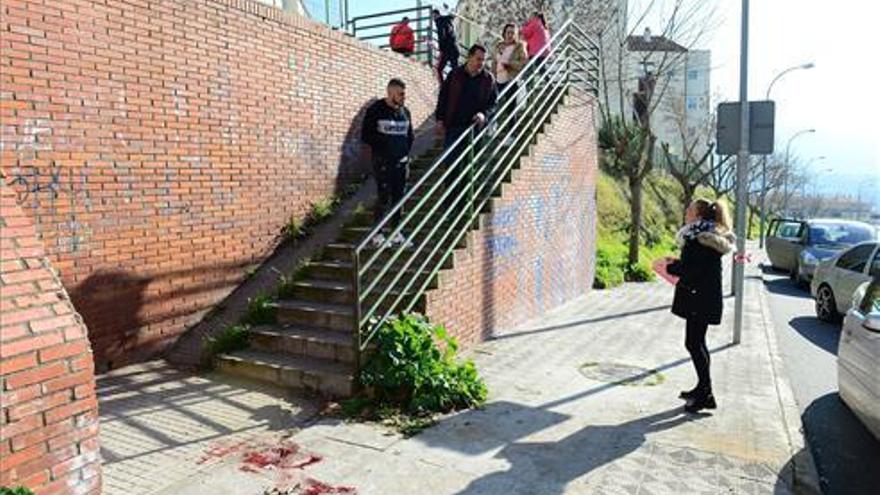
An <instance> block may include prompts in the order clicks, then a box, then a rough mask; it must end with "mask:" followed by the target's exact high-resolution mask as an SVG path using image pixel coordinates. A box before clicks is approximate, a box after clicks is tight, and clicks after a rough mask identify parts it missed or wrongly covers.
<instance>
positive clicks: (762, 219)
mask: <svg viewBox="0 0 880 495" xmlns="http://www.w3.org/2000/svg"><path fill="white" fill-rule="evenodd" d="M813 67H815V65H814V64H813V62H808V63H806V64H800V65H795V66H794V67H789V68H788V69H785V70H784V71H782V72H780V73H779V74H777V75H776V77H774V78H773V80H772V81H770V85H769V86H767V95H766V97H765V98H764V99H765V100H770V91H772V90H773V85H774V84H776V81H778V80H779V79H780V78H781V77H782V76H784V75H786V74H788V73H789V72H792V71H796V70H806V69H812V68H813ZM786 165H788V159H787V157H786ZM766 198H767V155H764V156H763V157H762V158H761V199H760V203H761V204H760V222H761V223H760V227H759V229H758V247H760V248H761V249H763V248H764V222H765V221H766V209H765V207H764V205H765V201H766Z"/></svg>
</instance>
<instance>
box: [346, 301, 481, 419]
mask: <svg viewBox="0 0 880 495" xmlns="http://www.w3.org/2000/svg"><path fill="white" fill-rule="evenodd" d="M374 338H375V342H376V349H375V350H374V351H373V352H372V353H371V354H370V355H369V357H368V358H367V361H366V363H365V365H364V367H363V370H362V371H361V383H363V384H364V385H365V386H366V387H368V388H370V389H371V390H372V392H373V395H374V397H375V399H376V400H377V401H378V403H379V404H384V405H390V406H393V407H396V408H399V409H400V410H401V411H403V412H405V413H409V414H415V415H425V414H431V413H439V412H448V411H451V410H455V409H464V408H469V407H477V406H479V405H481V404H483V403H484V402H485V400H486V396H487V389H486V384H485V383H484V382H483V380H482V379H481V378H480V377H479V375H478V373H477V370H476V367H475V366H474V364H473V362H471V361H465V362H457V361H456V359H455V354H456V352H457V350H458V344H457V343H456V341H455V339H453V338H452V337H450V336H449V335H448V334H447V333H446V330H445V329H444V328H443V327H442V326H436V325H432V324H431V323H429V322H428V320H427V319H426V318H425V317H423V316H421V315H416V314H408V315H405V316H402V317H399V318H396V319H393V320H391V321H390V322H389V323H387V324H385V325H383V326H382V327H381V328H380V329H379V331H378V332H377V334H376V336H375V337H374ZM438 344H439V345H438Z"/></svg>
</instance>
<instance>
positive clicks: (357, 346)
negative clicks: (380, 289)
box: [351, 248, 362, 390]
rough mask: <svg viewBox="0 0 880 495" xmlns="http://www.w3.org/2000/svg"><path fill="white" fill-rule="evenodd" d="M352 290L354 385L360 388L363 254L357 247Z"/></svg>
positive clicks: (353, 258) (357, 388) (353, 262)
mask: <svg viewBox="0 0 880 495" xmlns="http://www.w3.org/2000/svg"><path fill="white" fill-rule="evenodd" d="M351 254H352V256H351V264H352V272H351V292H352V297H353V301H354V323H353V327H354V328H352V334H351V338H352V341H353V342H354V387H355V390H359V389H360V386H361V383H360V375H361V338H362V335H361V277H360V275H359V273H360V271H361V254H360V252H359V251H358V249H357V248H354V249H352V252H351Z"/></svg>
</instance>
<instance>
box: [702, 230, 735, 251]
mask: <svg viewBox="0 0 880 495" xmlns="http://www.w3.org/2000/svg"><path fill="white" fill-rule="evenodd" d="M696 239H697V242H699V243H700V244H702V245H703V246H706V247H707V248H711V249H714V250H715V251H718V252H719V253H721V254H727V253H729V252H731V251H733V249H734V247H735V244H736V236H735V235H734V234H733V232H719V231H717V230H710V231H707V232H700V233H699V234H697V235H696Z"/></svg>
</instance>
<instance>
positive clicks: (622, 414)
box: [102, 267, 815, 495]
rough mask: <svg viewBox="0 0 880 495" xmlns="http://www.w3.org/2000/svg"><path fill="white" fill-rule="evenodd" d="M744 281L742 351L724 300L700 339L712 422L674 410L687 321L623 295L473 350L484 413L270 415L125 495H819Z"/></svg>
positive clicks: (300, 407)
mask: <svg viewBox="0 0 880 495" xmlns="http://www.w3.org/2000/svg"><path fill="white" fill-rule="evenodd" d="M747 278H748V279H747V281H746V285H747V292H746V294H747V298H746V301H745V302H746V304H745V311H746V313H745V319H744V322H745V325H744V332H743V342H742V344H741V345H739V346H731V345H730V344H729V342H730V338H731V335H732V320H733V317H732V313H733V311H732V309H733V299H732V298H731V299H728V301H727V302H728V308H727V313H726V316H725V324H724V325H722V326H720V327H713V328H711V329H710V332H709V333H710V337H709V347H710V349H712V351H713V354H712V365H713V367H712V373H713V380H714V387H715V392H716V396H717V400H718V402H719V409H718V410H716V411H711V412H710V414H704V415H695V416H691V415H685V414H683V413H682V405H683V402H682V401H680V400H679V399H678V398H677V395H678V391H679V390H681V389H685V388H690V387H691V386H692V385H693V383H694V381H695V378H694V371H693V369H692V366H691V364H690V360H689V358H688V356H687V353H686V351H685V349H684V345H683V340H684V325H683V321H681V320H679V319H678V318H676V317H675V316H673V315H672V314H670V312H669V305H670V304H671V298H672V287H671V286H670V285H668V284H667V283H665V282H657V283H653V284H641V285H635V284H630V285H626V286H624V287H621V288H618V289H614V290H609V291H594V292H591V293H590V294H589V295H588V296H586V297H584V298H582V299H580V300H578V301H575V302H573V303H571V304H569V305H568V306H566V307H564V308H562V309H561V310H559V311H556V312H555V313H553V314H552V315H550V316H547V317H545V318H543V319H541V320H540V321H537V322H533V323H532V324H530V325H527V326H525V327H523V328H521V329H519V330H517V331H514V332H510V333H507V334H504V335H500V336H498V338H496V339H495V340H492V341H490V342H487V343H485V344H483V345H481V346H480V347H479V348H478V349H476V350H475V352H474V354H473V357H474V359H475V361H476V362H477V366H478V368H479V370H480V372H481V373H482V374H483V376H484V377H485V378H486V380H487V383H488V385H489V390H490V402H489V404H488V405H487V406H486V407H485V408H484V409H482V410H479V411H469V412H464V413H460V414H456V415H452V416H450V417H448V418H445V419H443V420H442V421H441V422H440V423H439V424H438V425H436V426H434V427H433V428H430V429H428V430H426V431H424V432H422V433H421V434H419V435H417V436H415V437H413V438H410V439H403V438H401V437H400V436H398V435H396V434H390V433H389V432H388V431H386V430H385V429H383V428H382V427H380V426H374V425H363V424H346V423H343V422H340V421H338V420H329V419H317V418H316V417H315V416H314V415H313V414H310V413H309V411H311V412H313V411H314V408H313V407H312V406H309V405H306V404H303V403H298V404H297V405H295V406H291V407H292V408H293V412H292V414H296V415H295V416H290V415H287V416H285V415H284V414H280V415H278V416H277V417H276V418H275V420H274V423H273V425H271V426H272V427H270V425H268V423H267V422H266V421H262V422H260V421H256V423H254V419H253V415H251V416H249V417H250V418H251V419H250V421H251V422H252V424H250V425H249V426H247V428H249V429H247V430H242V431H239V430H235V431H236V432H237V433H238V436H237V437H235V438H231V437H229V436H228V435H217V436H215V437H214V438H211V436H210V435H203V436H202V437H200V441H199V442H198V443H197V444H196V446H197V447H198V448H199V449H201V457H198V456H195V455H194V452H193V451H192V450H190V451H189V453H188V455H187V456H184V457H185V458H186V459H189V461H190V462H191V461H192V460H193V459H194V458H198V459H199V460H200V461H201V462H200V463H198V464H197V467H196V468H191V470H190V471H189V475H187V476H165V477H162V476H161V474H160V475H159V477H160V479H161V481H162V482H164V483H160V484H162V487H161V489H160V487H159V486H156V485H154V486H151V487H150V489H149V490H148V491H140V492H139V491H136V490H135V491H132V490H128V491H126V492H125V493H130V494H135V493H161V494H163V495H164V494H167V495H171V494H176V495H177V494H209V493H210V494H213V493H230V494H255V495H259V494H262V493H264V491H265V490H267V489H271V488H279V489H280V490H279V491H276V492H270V491H265V493H289V494H331V493H358V494H362V495H363V494H395V495H397V494H400V495H404V494H423V493H432V494H474V495H476V494H481V495H484V494H485V495H488V494H502V493H503V494H505V495H513V494H541V495H553V494H581V493H584V494H692V493H705V494H710V493H712V494H715V493H725V494H728V493H748V494H757V493H775V494H788V493H814V492H813V491H812V490H813V489H812V488H811V487H812V486H815V485H814V483H815V478H814V476H815V474H813V473H812V471H811V467H812V466H811V465H812V461H811V459H810V457H809V454H808V453H805V452H807V451H805V450H804V446H803V440H802V437H801V435H800V433H799V431H798V429H799V427H800V418H799V414H798V412H797V408H796V406H795V403H794V399H793V397H792V395H791V391H790V388H789V385H788V383H787V380H786V379H785V378H784V377H783V376H781V375H780V374H779V373H778V370H779V369H781V367H780V366H779V363H780V362H779V356H778V353H777V351H776V345H775V339H771V338H768V336H772V333H771V332H769V331H768V330H769V328H765V317H766V318H769V315H768V314H767V311H766V305H765V303H763V302H762V300H763V295H762V294H763V293H762V291H763V288H762V287H761V286H760V281H759V279H758V276H757V267H750V268H749V270H748V272H747ZM766 321H768V322H769V319H768V320H766ZM189 380H190V381H192V380H205V381H206V382H207V381H208V380H209V379H208V378H191V379H189ZM243 393H244V392H243ZM250 393H251V394H255V393H256V392H250ZM196 395H199V394H196ZM256 397H263V398H262V399H260V400H265V401H269V402H270V403H271V401H272V399H271V398H267V397H269V396H264V395H254V396H252V400H256V399H255V398H256ZM202 400H203V401H205V403H206V404H208V403H212V402H217V401H223V400H224V399H223V397H222V396H219V397H218V396H213V397H211V396H206V397H202ZM246 402H247V401H245V402H243V403H242V404H244V403H246ZM266 407H269V408H271V410H272V411H275V412H276V413H277V412H278V410H276V409H274V408H275V407H281V406H280V405H278V404H276V405H275V406H266ZM209 409H210V408H208V407H207V406H206V409H205V411H204V413H205V414H209ZM106 410H107V408H106V407H104V408H103V409H102V419H103V418H104V415H105V413H106ZM190 419H191V420H193V421H195V423H199V422H200V421H201V420H200V418H190ZM208 419H210V418H208ZM257 419H259V418H257ZM233 422H234V421H233ZM296 426H300V428H299V429H297V428H296ZM102 428H104V429H103V430H102V442H103V445H104V447H105V448H106V449H110V450H112V449H113V448H114V443H117V442H121V441H123V439H122V438H116V439H110V441H108V439H107V438H106V436H107V428H106V426H105V424H104V423H103V422H102ZM243 428H244V427H243ZM243 431H247V432H248V435H247V436H246V437H245V436H243V435H244V434H243ZM154 436H155V435H154ZM126 441H129V440H128V439H126ZM178 448H179V447H178ZM192 448H195V447H192ZM166 457H167V456H166ZM180 458H181V459H182V458H183V457H180ZM163 462H167V461H162V460H161V458H160V457H157V458H156V460H155V461H154V462H153V464H154V465H157V466H160V467H156V468H154V469H155V470H159V472H160V473H161V464H162V463H163ZM183 468H184V466H178V469H179V470H181V469H183ZM105 469H106V468H105ZM183 470H185V469H183ZM139 474H140V476H149V474H148V473H145V472H140V473H139ZM125 476H126V475H123V474H122V473H120V470H115V471H114V470H113V469H112V468H111V469H109V470H107V471H105V480H106V481H105V483H106V484H107V486H108V488H109V487H117V486H119V487H120V488H121V486H122V485H124V479H122V478H124V477H125ZM108 493H114V491H112V490H108ZM115 493H123V492H122V491H121V490H120V491H116V492H115Z"/></svg>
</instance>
